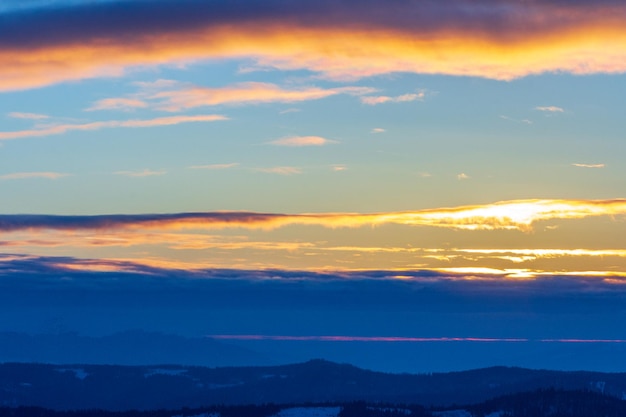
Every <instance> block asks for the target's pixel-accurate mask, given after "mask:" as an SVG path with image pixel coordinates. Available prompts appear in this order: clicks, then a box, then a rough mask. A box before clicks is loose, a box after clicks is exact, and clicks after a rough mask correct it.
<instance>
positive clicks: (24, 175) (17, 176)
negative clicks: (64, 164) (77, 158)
mask: <svg viewBox="0 0 626 417" xmlns="http://www.w3.org/2000/svg"><path fill="white" fill-rule="evenodd" d="M69 175H70V174H64V173H61V172H14V173H12V174H4V175H0V180H24V179H31V178H44V179H48V180H56V179H59V178H63V177H67V176H69Z"/></svg>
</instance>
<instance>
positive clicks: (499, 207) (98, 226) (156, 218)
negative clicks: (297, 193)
mask: <svg viewBox="0 0 626 417" xmlns="http://www.w3.org/2000/svg"><path fill="white" fill-rule="evenodd" d="M259 171H261V172H268V173H274V174H282V175H291V174H299V173H300V172H301V171H300V169H298V168H294V167H273V168H265V169H260V170H259ZM599 216H609V217H615V216H626V199H614V200H510V201H501V202H496V203H492V204H485V205H473V206H459V207H446V208H435V209H424V210H417V211H404V212H382V213H302V214H286V213H255V212H227V211H225V212H198V213H172V214H135V215H97V216H55V215H28V214H19V215H9V214H4V215H0V231H3V232H12V231H19V230H124V229H163V230H168V229H221V228H229V227H230V228H246V229H275V228H278V227H284V226H288V225H311V226H323V227H328V228H340V227H364V226H377V225H384V224H401V225H407V226H430V227H444V228H450V229H459V230H518V231H528V230H530V229H531V228H532V225H533V224H534V223H536V222H542V221H548V220H557V219H561V220H566V219H584V218H589V217H599Z"/></svg>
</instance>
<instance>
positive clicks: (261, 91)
mask: <svg viewBox="0 0 626 417" xmlns="http://www.w3.org/2000/svg"><path fill="white" fill-rule="evenodd" d="M373 91H375V90H374V89H373V88H368V87H341V88H333V89H322V88H318V87H305V88H298V89H285V88H282V87H279V86H277V85H275V84H269V83H259V82H248V83H240V84H235V85H231V86H227V87H221V88H207V87H191V88H186V89H181V90H173V91H162V92H159V93H156V94H154V95H152V96H150V97H149V98H150V99H152V100H157V104H156V106H157V108H159V109H161V110H166V111H180V110H184V109H189V108H194V107H203V106H217V105H222V104H231V105H242V104H260V103H294V102H299V101H308V100H319V99H322V98H326V97H330V96H334V95H338V94H349V95H362V94H368V93H371V92H373ZM118 100H123V99H118Z"/></svg>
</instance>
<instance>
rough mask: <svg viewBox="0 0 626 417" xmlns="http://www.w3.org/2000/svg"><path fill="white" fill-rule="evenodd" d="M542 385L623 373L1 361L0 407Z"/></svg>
mask: <svg viewBox="0 0 626 417" xmlns="http://www.w3.org/2000/svg"><path fill="white" fill-rule="evenodd" d="M549 388H556V389H563V390H588V391H595V392H599V393H603V394H606V395H611V396H613V397H616V398H621V399H625V398H626V373H615V374H611V373H599V372H562V371H547V370H530V369H523V368H507V367H492V368H484V369H477V370H471V371H463V372H451V373H435V374H422V375H412V374H386V373H381V372H373V371H368V370H364V369H360V368H357V367H354V366H352V365H347V364H337V363H333V362H328V361H325V360H312V361H309V362H305V363H299V364H293V365H283V366H264V367H227V368H205V367H195V366H179V365H176V366H173V365H155V366H114V365H51V364H26V363H5V364H0V405H2V406H11V407H17V406H40V407H46V408H52V409H58V410H61V409H66V410H67V409H108V410H129V409H146V410H147V409H176V408H181V407H201V406H208V405H214V404H232V405H242V404H266V403H276V404H303V403H330V402H338V401H344V402H345V401H356V400H365V401H370V402H386V403H396V404H421V405H425V406H430V405H436V406H449V405H452V404H472V403H478V402H482V401H485V400H488V399H491V398H495V397H498V396H503V395H507V394H515V393H519V392H525V391H531V390H537V389H549Z"/></svg>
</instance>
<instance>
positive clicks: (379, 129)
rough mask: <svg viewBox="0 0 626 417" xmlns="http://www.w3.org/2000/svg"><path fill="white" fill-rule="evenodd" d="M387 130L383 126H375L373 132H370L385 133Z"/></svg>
mask: <svg viewBox="0 0 626 417" xmlns="http://www.w3.org/2000/svg"><path fill="white" fill-rule="evenodd" d="M385 132H386V130H385V129H383V128H382V127H375V128H373V129H372V130H371V132H370V133H385Z"/></svg>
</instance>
